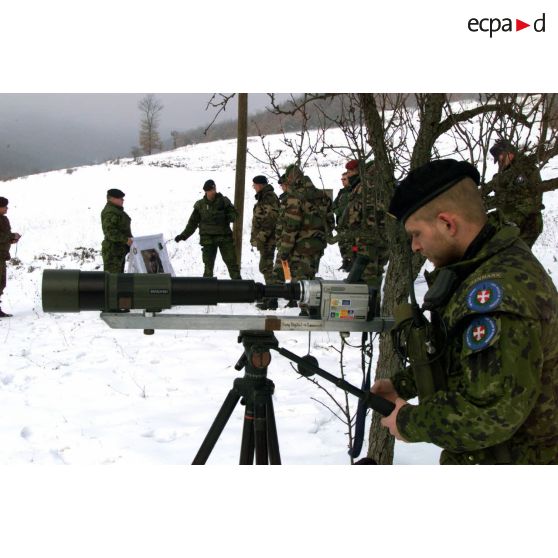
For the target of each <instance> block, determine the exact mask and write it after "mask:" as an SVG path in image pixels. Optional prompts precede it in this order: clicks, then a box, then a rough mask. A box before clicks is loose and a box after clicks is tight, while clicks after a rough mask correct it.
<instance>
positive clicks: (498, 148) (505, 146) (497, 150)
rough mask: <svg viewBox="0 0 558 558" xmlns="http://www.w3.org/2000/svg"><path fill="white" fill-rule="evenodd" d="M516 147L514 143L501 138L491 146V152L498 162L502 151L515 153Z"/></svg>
mask: <svg viewBox="0 0 558 558" xmlns="http://www.w3.org/2000/svg"><path fill="white" fill-rule="evenodd" d="M515 152H516V149H515V147H514V145H513V144H512V143H511V142H510V141H508V140H505V139H499V140H497V141H496V143H495V144H494V145H493V146H492V147H491V148H490V154H491V155H492V157H494V162H495V163H497V162H498V155H500V154H501V153H515Z"/></svg>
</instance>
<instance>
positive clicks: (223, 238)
mask: <svg viewBox="0 0 558 558" xmlns="http://www.w3.org/2000/svg"><path fill="white" fill-rule="evenodd" d="M203 191H204V192H205V194H204V196H203V198H202V199H201V200H198V201H197V202H196V203H195V204H194V210H193V211H192V214H191V215H190V218H189V219H188V223H187V224H186V227H185V228H184V230H183V231H182V232H181V233H180V234H178V235H176V236H175V237H174V240H175V242H180V241H181V240H187V239H188V238H190V237H191V236H192V235H193V234H194V233H195V232H196V229H198V228H199V232H200V244H201V247H202V259H203V264H204V272H203V276H204V277H213V268H214V265H215V258H216V257H217V250H219V251H220V252H221V257H222V258H223V261H224V262H225V265H226V266H227V269H228V271H229V275H230V278H231V279H241V276H240V266H239V265H238V260H237V258H236V250H235V247H234V243H233V237H232V231H231V228H230V225H231V223H234V221H235V220H236V217H237V212H236V209H235V207H234V205H233V204H232V202H231V200H229V198H227V197H226V196H223V194H220V193H218V192H217V187H216V185H215V182H214V181H213V180H211V179H209V180H206V181H205V182H204V185H203Z"/></svg>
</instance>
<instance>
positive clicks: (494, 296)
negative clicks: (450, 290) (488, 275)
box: [467, 279, 504, 312]
mask: <svg viewBox="0 0 558 558" xmlns="http://www.w3.org/2000/svg"><path fill="white" fill-rule="evenodd" d="M503 298H504V288H503V287H502V285H501V283H500V282H498V281H492V280H485V279H483V280H481V281H477V282H476V283H475V284H474V285H473V286H472V287H471V288H470V289H469V291H468V293H467V308H469V310H473V312H492V311H493V310H494V309H496V308H498V306H499V305H500V304H501V302H502V299H503Z"/></svg>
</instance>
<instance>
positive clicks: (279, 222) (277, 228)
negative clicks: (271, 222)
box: [275, 192, 289, 245]
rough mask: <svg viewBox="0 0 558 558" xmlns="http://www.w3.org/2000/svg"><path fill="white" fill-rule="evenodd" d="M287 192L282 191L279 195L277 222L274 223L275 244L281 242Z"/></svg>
mask: <svg viewBox="0 0 558 558" xmlns="http://www.w3.org/2000/svg"><path fill="white" fill-rule="evenodd" d="M288 195H289V194H288V193H287V192H283V193H282V194H281V195H280V196H279V211H278V213H277V222H276V224H275V244H276V245H278V244H279V243H280V242H281V235H282V234H283V222H284V221H285V209H286V208H287V197H288Z"/></svg>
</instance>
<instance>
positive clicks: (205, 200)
mask: <svg viewBox="0 0 558 558" xmlns="http://www.w3.org/2000/svg"><path fill="white" fill-rule="evenodd" d="M222 197H223V194H221V193H220V192H217V193H216V194H215V197H214V198H213V199H212V200H210V199H209V198H208V197H207V196H205V195H204V197H203V198H202V201H203V202H205V203H208V204H210V205H212V204H214V203H215V202H216V201H217V200H219V199H221V198H222Z"/></svg>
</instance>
